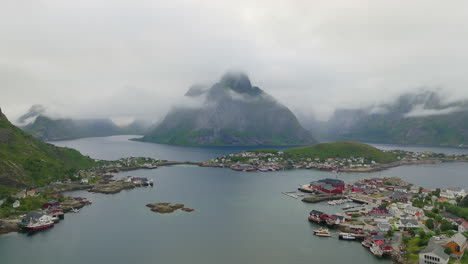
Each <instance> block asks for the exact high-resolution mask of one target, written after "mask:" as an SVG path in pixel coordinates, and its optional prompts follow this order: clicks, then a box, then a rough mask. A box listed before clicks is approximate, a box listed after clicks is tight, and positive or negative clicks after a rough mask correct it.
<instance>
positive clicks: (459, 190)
mask: <svg viewBox="0 0 468 264" xmlns="http://www.w3.org/2000/svg"><path fill="white" fill-rule="evenodd" d="M446 192H447V193H451V194H453V195H454V196H456V197H458V196H459V197H463V196H465V195H466V191H465V190H464V189H462V188H460V187H452V188H448V189H447V190H446Z"/></svg>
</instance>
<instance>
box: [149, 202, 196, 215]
mask: <svg viewBox="0 0 468 264" xmlns="http://www.w3.org/2000/svg"><path fill="white" fill-rule="evenodd" d="M146 207H149V208H151V211H153V212H155V213H160V214H170V213H173V212H175V211H177V210H179V209H180V210H182V211H184V212H193V211H194V210H195V209H192V208H188V207H185V206H184V205H183V204H176V203H151V204H147V205H146Z"/></svg>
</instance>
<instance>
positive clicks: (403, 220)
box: [400, 219, 418, 225]
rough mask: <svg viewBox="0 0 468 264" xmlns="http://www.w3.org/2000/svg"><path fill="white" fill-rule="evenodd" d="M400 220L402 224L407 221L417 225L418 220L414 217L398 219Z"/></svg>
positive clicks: (405, 223)
mask: <svg viewBox="0 0 468 264" xmlns="http://www.w3.org/2000/svg"><path fill="white" fill-rule="evenodd" d="M400 221H401V223H402V224H404V225H407V224H408V223H410V224H413V225H418V221H417V220H416V219H400Z"/></svg>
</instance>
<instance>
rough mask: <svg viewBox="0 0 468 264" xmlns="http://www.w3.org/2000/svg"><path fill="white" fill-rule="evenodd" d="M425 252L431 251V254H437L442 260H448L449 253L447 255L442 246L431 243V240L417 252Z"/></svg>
mask: <svg viewBox="0 0 468 264" xmlns="http://www.w3.org/2000/svg"><path fill="white" fill-rule="evenodd" d="M425 253H431V254H433V255H436V256H438V257H439V258H441V259H443V260H448V259H449V255H447V254H446V253H445V252H444V248H443V247H441V246H440V245H437V244H436V243H433V242H430V243H429V245H428V246H427V247H426V248H425V249H423V250H421V252H419V254H425Z"/></svg>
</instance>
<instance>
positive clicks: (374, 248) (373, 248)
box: [369, 244, 383, 257]
mask: <svg viewBox="0 0 468 264" xmlns="http://www.w3.org/2000/svg"><path fill="white" fill-rule="evenodd" d="M369 250H370V252H372V254H374V256H377V257H382V255H383V251H382V249H381V248H380V247H379V245H377V244H372V246H371V247H370V248H369Z"/></svg>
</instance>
